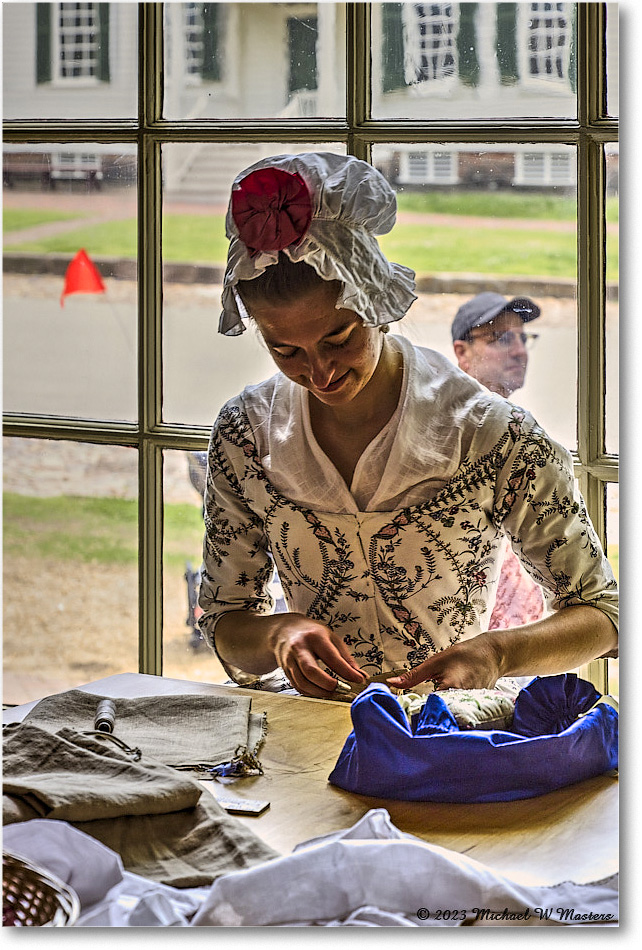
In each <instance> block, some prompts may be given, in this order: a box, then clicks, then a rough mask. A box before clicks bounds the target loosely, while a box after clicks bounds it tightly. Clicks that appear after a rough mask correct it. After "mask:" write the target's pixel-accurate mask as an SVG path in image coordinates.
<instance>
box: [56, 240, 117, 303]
mask: <svg viewBox="0 0 642 950" xmlns="http://www.w3.org/2000/svg"><path fill="white" fill-rule="evenodd" d="M105 289H106V288H105V285H104V284H103V281H102V277H101V276H100V274H99V273H98V270H97V269H96V265H95V264H93V263H92V262H91V261H90V260H89V257H88V256H87V254H86V252H85V251H84V250H80V251H78V253H77V254H76V256H75V257H74V259H73V260H72V261H71V263H70V265H69V267H68V268H67V273H66V274H65V286H64V289H63V292H62V295H61V297H60V306H61V307H63V306H64V303H65V297H66V296H67V294H104V293H105Z"/></svg>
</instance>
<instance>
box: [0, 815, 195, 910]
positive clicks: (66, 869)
mask: <svg viewBox="0 0 642 950" xmlns="http://www.w3.org/2000/svg"><path fill="white" fill-rule="evenodd" d="M3 847H4V848H6V849H7V850H8V851H11V852H12V853H13V854H16V855H18V856H19V857H23V858H25V859H26V860H29V861H32V862H33V863H34V864H37V865H39V866H40V867H41V868H43V869H45V870H47V871H49V872H50V873H51V874H54V875H55V876H56V877H57V878H59V879H60V880H61V881H63V883H65V884H68V885H69V886H70V887H71V888H72V889H73V890H74V891H75V892H76V894H77V895H78V898H79V900H80V904H81V913H80V916H79V917H78V920H77V921H76V923H75V925H74V926H76V927H185V926H187V925H188V923H189V920H190V918H191V917H192V916H193V915H194V914H195V912H196V911H197V910H198V908H199V907H200V906H201V904H202V902H203V900H204V899H205V897H206V895H207V893H208V891H209V887H199V888H180V889H179V888H175V887H169V886H167V885H165V884H158V883H156V882H155V881H149V880H147V879H146V878H143V877H140V876H139V875H137V874H131V873H130V872H129V871H124V870H123V865H122V861H121V859H120V857H119V855H118V854H116V852H114V851H112V850H111V849H110V848H107V847H105V845H103V844H101V843H100V842H99V841H96V840H95V838H92V837H91V836H90V835H87V834H85V833H84V832H83V831H79V830H78V829H77V828H74V827H73V826H72V825H70V824H68V823H67V822H65V821H53V820H51V819H46V818H43V819H39V818H37V819H34V820H32V821H23V822H19V823H17V824H14V825H8V826H6V827H5V828H4V829H3Z"/></svg>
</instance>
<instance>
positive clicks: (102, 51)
mask: <svg viewBox="0 0 642 950" xmlns="http://www.w3.org/2000/svg"><path fill="white" fill-rule="evenodd" d="M96 6H97V9H98V33H99V46H98V64H97V68H98V78H99V79H100V80H101V82H109V4H108V3H98V4H96Z"/></svg>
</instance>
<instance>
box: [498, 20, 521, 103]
mask: <svg viewBox="0 0 642 950" xmlns="http://www.w3.org/2000/svg"><path fill="white" fill-rule="evenodd" d="M496 9H497V65H498V66H499V78H500V82H501V83H502V84H503V85H505V86H509V85H512V84H513V83H516V82H517V80H518V79H519V71H518V68H517V4H516V3H498V4H497V8H496Z"/></svg>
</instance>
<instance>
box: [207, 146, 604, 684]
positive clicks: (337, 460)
mask: <svg viewBox="0 0 642 950" xmlns="http://www.w3.org/2000/svg"><path fill="white" fill-rule="evenodd" d="M395 214H396V201H395V196H394V192H393V191H392V190H391V189H390V187H389V186H388V184H387V182H386V181H385V179H384V178H383V177H382V176H381V175H380V174H379V173H378V172H377V171H376V170H375V169H374V168H372V167H371V166H370V165H368V164H366V163H364V162H361V161H358V160H357V159H355V158H352V157H344V156H338V155H332V154H325V153H321V154H319V153H309V154H304V155H284V156H277V157H274V158H270V159H266V160H264V161H262V162H259V163H257V164H256V165H254V166H252V167H251V168H250V169H247V170H246V171H245V172H242V173H241V174H240V175H239V176H238V177H237V179H236V180H235V182H234V185H233V188H232V197H231V201H230V207H229V210H228V217H227V228H228V232H227V233H228V237H229V238H230V241H231V243H230V249H229V255H228V265H227V270H226V275H225V280H224V289H223V297H222V300H223V313H222V314H221V321H220V325H219V329H220V331H221V332H223V333H225V334H228V335H235V334H238V333H241V332H243V330H244V329H245V324H246V323H247V321H248V318H251V320H252V321H253V322H254V324H255V325H256V327H257V329H258V331H259V332H260V334H261V336H262V338H263V340H264V341H265V344H266V346H267V348H268V349H269V351H270V353H271V354H272V356H273V358H274V361H275V363H276V365H277V367H278V369H279V371H280V372H279V373H278V374H277V375H276V376H274V377H272V379H270V380H268V381H266V382H265V383H261V384H259V385H258V386H252V387H248V388H247V389H245V390H244V391H243V393H241V395H240V396H238V397H237V398H236V399H232V400H231V401H230V402H228V403H227V404H226V406H225V407H224V408H223V409H222V411H221V413H220V415H219V418H218V420H217V422H216V423H215V426H214V429H213V432H212V438H211V441H210V449H209V461H208V477H207V489H206V496H205V524H206V537H205V555H204V571H203V581H202V588H201V598H200V603H201V607H202V608H203V611H204V613H203V617H202V618H201V620H200V625H201V627H202V629H203V630H204V631H205V633H206V636H207V638H208V641H209V642H210V644H211V645H212V646H213V647H214V648H215V650H216V651H217V653H218V655H219V657H220V659H221V661H222V662H223V664H224V666H225V668H226V669H227V671H228V672H229V673H230V675H231V676H232V677H233V678H234V679H235V680H236V681H237V682H239V683H240V684H242V685H250V684H252V683H256V682H257V680H258V678H259V677H260V676H261V675H262V674H265V673H268V672H270V671H272V670H274V669H275V668H278V667H280V668H282V669H283V671H284V672H285V674H286V676H287V678H288V680H289V681H290V682H291V683H292V684H293V686H294V687H295V688H296V689H297V690H298V691H299V692H301V693H303V694H305V695H308V696H316V697H321V698H329V697H331V696H332V695H333V692H334V690H335V688H336V677H339V678H340V679H342V680H346V681H348V682H351V683H354V684H360V683H363V682H365V681H366V680H367V678H369V677H371V676H372V675H374V674H381V673H385V672H386V671H394V670H399V669H405V670H407V672H405V673H403V674H402V675H392V674H391V677H390V678H389V679H388V683H389V684H390V685H391V686H395V687H398V688H411V687H415V686H416V685H417V684H419V683H422V682H424V681H428V680H431V681H432V682H434V683H435V684H436V685H437V686H438V687H440V688H449V687H461V688H476V687H489V686H493V685H494V684H495V682H496V680H497V679H498V677H501V676H506V675H512V676H519V675H531V674H552V673H558V672H563V671H565V670H568V669H572V668H574V667H577V666H579V665H580V664H582V663H585V662H588V661H589V660H591V659H594V658H596V657H601V656H606V655H616V654H615V651H616V648H617V633H616V627H615V623H616V622H617V591H616V585H615V581H614V578H613V575H612V572H611V570H610V568H609V565H608V563H607V561H606V559H605V557H604V554H603V552H602V550H601V548H600V545H599V542H598V540H597V537H596V535H595V532H594V530H593V528H592V526H591V524H590V521H589V519H588V517H587V515H586V511H585V508H584V505H583V502H582V500H581V498H580V497H579V496H576V492H575V487H574V479H573V470H572V464H571V460H570V457H569V455H568V453H567V452H566V450H564V449H563V448H562V447H561V446H559V445H556V444H555V443H553V442H552V441H551V440H550V439H549V438H548V437H547V436H546V434H545V433H544V432H543V431H542V430H541V429H540V428H539V426H538V425H537V424H536V422H535V421H534V420H533V419H532V417H530V416H529V415H528V413H526V412H524V411H523V410H521V409H518V408H517V407H515V406H512V405H511V404H510V403H507V402H506V401H505V400H503V399H501V398H500V397H498V396H496V395H494V394H492V393H490V392H489V391H488V390H486V389H485V388H484V387H482V386H480V384H479V383H477V382H476V381H475V380H473V379H471V378H470V377H468V376H466V375H465V374H464V373H462V372H461V371H460V370H458V369H456V368H455V367H454V366H452V364H451V363H450V362H449V361H448V360H447V359H445V357H442V356H440V355H439V354H437V353H435V352H432V351H430V350H424V349H420V348H416V347H413V346H412V345H411V344H410V343H409V342H408V341H407V340H405V339H404V338H402V337H396V336H393V335H392V334H390V335H389V334H388V333H387V330H388V325H389V323H391V322H393V321H396V320H399V319H401V317H403V316H404V314H405V313H406V311H407V310H408V308H409V307H410V305H411V303H412V302H413V300H414V299H416V298H415V295H414V293H413V289H414V274H413V272H412V271H410V270H408V269H407V268H405V267H402V266H401V265H398V264H391V263H389V262H388V261H387V260H386V258H385V257H384V256H383V254H382V252H381V250H380V249H379V246H378V244H377V241H376V237H375V235H376V234H382V233H386V232H387V231H389V230H390V229H391V228H392V226H393V224H394V220H395ZM506 536H507V537H509V539H510V541H511V544H512V545H513V548H514V549H515V550H516V551H517V553H518V555H519V557H520V560H521V561H522V563H523V564H524V565H525V567H526V569H527V570H528V571H529V573H530V574H531V575H532V576H533V577H534V579H535V580H536V581H537V582H538V583H539V584H541V585H542V587H543V588H544V590H545V591H546V593H547V596H548V600H549V606H550V607H551V608H552V609H553V610H554V613H553V614H552V615H551V616H549V617H547V618H546V619H543V620H540V621H537V622H535V623H532V624H528V625H526V626H522V627H517V628H513V629H509V630H501V631H499V630H494V631H488V630H487V627H488V618H489V617H490V613H491V610H492V605H493V600H494V596H495V590H496V586H497V580H498V576H499V570H500V565H501V555H502V542H503V538H504V537H506ZM274 566H276V568H277V570H278V574H279V578H280V580H281V583H282V586H283V590H284V594H285V599H286V603H287V605H288V610H289V612H287V613H280V614H273V613H271V611H272V609H273V603H272V599H271V597H270V593H269V583H270V580H271V578H272V574H273V571H274Z"/></svg>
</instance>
